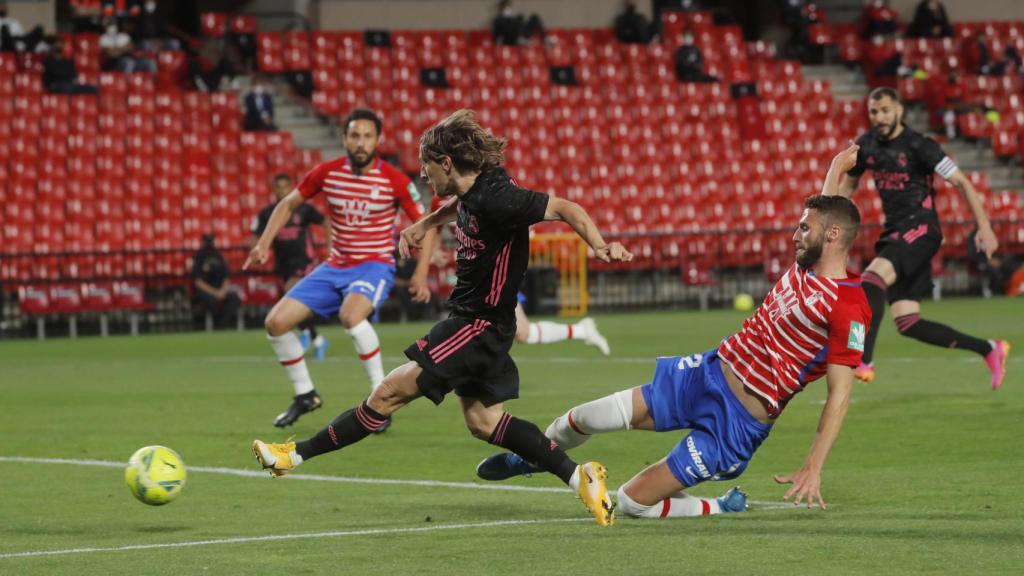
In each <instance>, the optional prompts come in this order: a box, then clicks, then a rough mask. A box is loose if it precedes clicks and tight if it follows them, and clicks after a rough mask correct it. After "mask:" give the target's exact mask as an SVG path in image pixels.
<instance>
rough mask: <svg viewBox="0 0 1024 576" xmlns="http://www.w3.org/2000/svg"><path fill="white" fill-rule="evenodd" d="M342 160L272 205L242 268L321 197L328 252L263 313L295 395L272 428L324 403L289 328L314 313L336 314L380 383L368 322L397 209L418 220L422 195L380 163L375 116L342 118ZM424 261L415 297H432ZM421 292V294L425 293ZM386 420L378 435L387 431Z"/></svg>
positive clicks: (385, 274)
mask: <svg viewBox="0 0 1024 576" xmlns="http://www.w3.org/2000/svg"><path fill="white" fill-rule="evenodd" d="M344 126H345V139H344V142H345V150H346V152H347V153H348V154H347V156H345V157H343V158H338V159H336V160H331V161H329V162H324V163H322V164H319V165H317V166H316V167H315V168H313V170H311V171H310V172H309V174H307V175H306V177H305V178H304V179H303V180H302V182H301V183H299V185H298V186H297V187H296V188H295V190H292V191H291V192H290V193H289V194H288V195H287V196H285V197H284V198H283V199H282V200H281V201H280V202H278V203H277V207H276V208H274V212H273V214H271V216H270V220H269V221H268V222H267V225H266V228H265V229H264V231H263V234H262V235H261V236H260V239H259V241H258V242H257V243H256V246H255V247H254V248H253V249H252V252H251V253H250V254H249V258H248V259H247V260H246V261H245V265H244V266H243V267H242V268H243V269H246V268H248V267H249V266H252V265H253V264H263V263H264V262H266V261H267V256H268V254H269V249H270V245H271V243H272V242H273V240H274V238H275V237H276V236H277V233H278V232H279V231H280V230H281V228H282V227H283V226H284V225H285V224H286V223H287V222H288V220H289V219H290V218H291V215H292V213H293V212H294V211H295V210H296V209H297V208H298V207H299V206H301V205H302V204H303V203H304V202H305V201H306V200H309V199H310V198H313V197H314V196H316V195H317V194H319V193H321V192H323V193H324V195H325V196H326V197H327V206H328V209H329V214H330V218H331V239H332V241H331V255H330V258H329V259H328V261H327V262H325V263H323V264H321V265H320V266H318V267H317V268H316V269H315V270H314V271H313V272H312V273H311V274H309V275H308V276H306V277H305V278H303V279H302V280H301V281H300V282H299V283H298V284H296V285H295V287H293V288H292V289H291V290H289V291H288V293H287V294H285V296H284V297H283V298H282V299H281V301H280V302H278V303H277V304H276V305H275V306H274V307H273V308H272V309H271V310H270V313H269V314H268V315H267V318H266V321H265V325H266V329H267V340H269V341H270V345H271V347H272V348H273V349H274V352H275V353H276V354H277V359H278V360H279V361H280V362H281V366H283V367H284V369H285V371H286V372H287V374H288V377H289V379H290V380H291V381H292V386H293V388H294V390H295V396H294V398H293V400H292V403H291V405H290V406H289V407H288V409H287V410H285V411H284V412H282V413H281V414H279V415H278V416H277V418H275V419H274V426H277V427H279V428H283V427H285V426H290V425H292V424H294V423H295V421H296V420H298V419H299V417H300V416H302V415H303V414H305V413H307V412H311V411H313V410H316V409H317V408H319V407H320V406H321V404H322V403H323V402H322V400H321V399H320V395H319V394H318V393H317V391H316V389H315V388H314V387H313V381H312V380H311V379H310V377H309V370H308V369H307V368H306V361H305V358H304V355H303V348H302V344H301V342H300V341H299V338H298V336H296V335H295V334H294V333H293V332H292V329H293V328H295V327H296V326H298V325H299V324H301V323H302V322H304V321H305V320H306V319H307V318H309V317H310V316H311V315H312V314H317V315H319V316H320V317H322V318H330V317H331V316H334V315H335V314H337V315H338V318H339V319H340V320H341V324H342V326H344V327H345V330H346V331H347V332H348V334H349V336H351V337H352V340H353V343H354V344H355V349H356V354H358V355H359V359H360V361H362V363H363V368H365V369H366V375H367V377H368V378H369V380H370V388H371V389H376V388H377V386H379V385H380V383H381V381H382V380H384V367H383V364H382V362H381V357H380V340H379V339H378V338H377V332H376V331H375V330H374V329H373V326H372V325H371V324H370V322H369V318H370V316H371V315H372V314H373V313H374V311H375V310H376V309H377V307H378V306H379V305H380V304H381V303H382V302H384V301H385V300H386V299H387V297H388V293H389V292H390V291H391V287H392V286H393V285H394V279H395V258H394V252H395V217H396V215H397V213H398V208H399V207H401V208H402V210H403V211H405V213H406V214H408V215H409V217H410V218H411V219H412V220H413V221H416V220H418V219H419V218H420V217H421V215H422V209H421V208H420V205H419V204H418V203H417V202H418V200H419V193H418V192H417V190H416V187H415V185H413V183H412V181H411V180H409V178H408V177H407V176H406V175H405V174H403V173H402V172H401V171H400V170H398V169H397V168H395V167H394V166H392V165H390V164H388V163H387V162H384V161H383V160H380V159H379V158H377V143H378V141H379V139H380V130H381V121H380V118H379V117H378V116H377V115H376V114H375V113H374V112H372V111H370V110H366V109H361V108H357V109H355V110H353V111H352V113H350V114H349V116H348V118H347V119H346V120H345V123H344ZM428 266H429V260H425V259H424V258H422V257H421V258H420V260H419V262H418V264H417V267H416V272H415V273H414V274H413V278H412V280H411V281H410V287H409V289H410V291H411V292H412V293H413V296H414V298H418V299H423V298H425V297H429V294H430V291H429V289H428V288H427V284H426V275H427V269H428V268H427V267H428ZM424 293H425V295H424ZM389 423H390V420H389V421H388V422H387V423H385V424H384V425H383V426H382V428H381V430H383V429H384V428H386V427H387V425H388V424H389Z"/></svg>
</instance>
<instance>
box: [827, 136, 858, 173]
mask: <svg viewBox="0 0 1024 576" xmlns="http://www.w3.org/2000/svg"><path fill="white" fill-rule="evenodd" d="M858 150H860V146H857V145H856V144H853V143H850V145H849V146H848V147H847V148H846V149H845V150H843V151H842V152H840V153H839V154H836V156H835V158H833V159H832V168H833V169H835V170H838V171H839V173H840V174H843V173H846V172H849V171H850V170H851V169H852V168H853V166H854V165H855V164H857V151H858Z"/></svg>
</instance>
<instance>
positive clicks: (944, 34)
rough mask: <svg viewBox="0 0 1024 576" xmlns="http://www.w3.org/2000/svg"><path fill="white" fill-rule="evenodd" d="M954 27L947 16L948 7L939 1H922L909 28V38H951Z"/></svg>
mask: <svg viewBox="0 0 1024 576" xmlns="http://www.w3.org/2000/svg"><path fill="white" fill-rule="evenodd" d="M952 36H953V26H952V25H951V24H950V23H949V16H947V15H946V7H945V6H944V5H943V4H942V2H940V1H939V0H921V3H920V4H918V5H917V9H916V10H914V20H913V21H911V23H910V27H909V28H907V37H909V38H950V37H952Z"/></svg>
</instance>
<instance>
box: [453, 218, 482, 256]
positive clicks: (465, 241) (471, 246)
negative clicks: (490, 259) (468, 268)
mask: <svg viewBox="0 0 1024 576" xmlns="http://www.w3.org/2000/svg"><path fill="white" fill-rule="evenodd" d="M455 239H456V240H458V241H459V258H463V259H465V260H475V259H476V257H477V256H478V255H479V253H480V252H483V251H484V250H486V249H487V243H486V242H484V241H483V240H480V239H477V238H470V237H469V236H467V235H466V233H465V232H463V231H462V228H460V227H458V226H456V227H455Z"/></svg>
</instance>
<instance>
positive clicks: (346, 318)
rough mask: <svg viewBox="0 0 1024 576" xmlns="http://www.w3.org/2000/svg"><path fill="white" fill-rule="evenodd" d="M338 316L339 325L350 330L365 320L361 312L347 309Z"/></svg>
mask: <svg viewBox="0 0 1024 576" xmlns="http://www.w3.org/2000/svg"><path fill="white" fill-rule="evenodd" d="M338 318H339V319H340V320H341V325H342V326H344V327H345V329H346V330H351V329H352V328H354V327H355V326H356V325H357V324H359V323H360V322H362V321H363V320H366V318H365V317H364V316H363V315H362V314H361V313H356V312H348V311H342V312H341V314H339V315H338Z"/></svg>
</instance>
